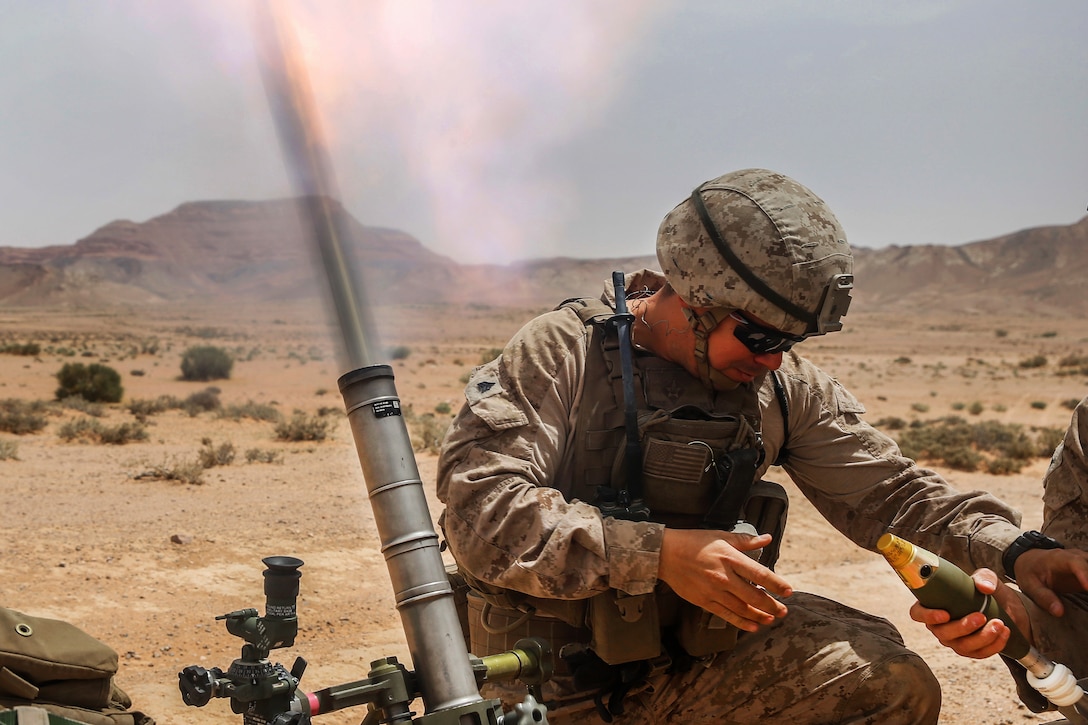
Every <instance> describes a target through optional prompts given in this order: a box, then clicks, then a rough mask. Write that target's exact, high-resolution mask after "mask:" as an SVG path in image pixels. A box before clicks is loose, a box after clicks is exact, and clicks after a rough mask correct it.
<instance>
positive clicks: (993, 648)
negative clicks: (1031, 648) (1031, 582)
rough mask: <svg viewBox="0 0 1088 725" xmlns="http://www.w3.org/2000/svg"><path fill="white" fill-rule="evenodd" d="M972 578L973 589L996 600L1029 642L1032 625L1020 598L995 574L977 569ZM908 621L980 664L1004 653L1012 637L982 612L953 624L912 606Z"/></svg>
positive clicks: (940, 611) (942, 612) (937, 613)
mask: <svg viewBox="0 0 1088 725" xmlns="http://www.w3.org/2000/svg"><path fill="white" fill-rule="evenodd" d="M971 578H972V579H973V580H974V582H975V588H976V589H978V590H979V591H980V592H982V593H983V594H992V595H993V596H994V597H995V598H996V599H997V602H998V604H1000V605H1001V608H1002V609H1004V610H1005V613H1006V614H1008V615H1009V617H1011V618H1012V621H1013V623H1015V624H1016V626H1017V627H1019V628H1020V631H1021V632H1022V633H1023V634H1024V636H1025V637H1027V638H1028V641H1031V622H1030V621H1029V619H1028V613H1027V610H1026V609H1025V608H1024V604H1023V602H1021V601H1020V597H1019V595H1018V594H1017V593H1016V592H1015V591H1013V589H1012V588H1011V587H1008V586H1006V585H1005V584H1002V583H1001V580H1000V579H999V578H998V576H997V574H995V573H994V572H992V571H990V570H989V569H979V570H977V571H976V572H975V573H974V574H972V575H971ZM910 618H911V619H913V620H914V621H915V622H921V623H922V624H924V625H926V629H928V630H929V631H930V632H931V633H932V634H933V636H934V637H936V638H937V641H939V642H940V643H941V644H943V645H944V646H945V647H948V648H949V649H951V650H952V651H953V652H955V653H956V654H958V655H961V656H963V657H971V658H974V659H979V660H981V659H985V658H987V657H991V656H993V655H995V654H997V653H998V652H1000V651H1001V650H1003V649H1004V648H1005V645H1006V643H1008V641H1009V636H1010V635H1011V634H1012V632H1011V631H1010V630H1009V628H1008V626H1007V625H1006V624H1005V623H1004V622H1002V621H1001V620H1000V619H991V620H987V619H986V615H985V614H983V613H982V612H971V613H970V614H968V615H967V616H966V617H963V618H961V619H956V620H952V619H951V617H950V616H949V614H948V612H946V611H945V610H943V609H927V608H926V607H923V606H922V605H921V604H919V603H918V602H915V603H914V605H913V606H911V608H910Z"/></svg>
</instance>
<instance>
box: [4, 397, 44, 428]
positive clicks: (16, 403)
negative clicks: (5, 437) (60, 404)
mask: <svg viewBox="0 0 1088 725" xmlns="http://www.w3.org/2000/svg"><path fill="white" fill-rule="evenodd" d="M45 412H46V406H45V403H43V402H42V401H40V400H38V401H33V402H27V401H25V400H19V399H17V398H7V399H5V400H0V430H2V431H4V432H6V433H14V434H15V435H27V434H30V433H37V432H38V431H40V430H41V429H42V428H44V427H45V424H46V422H47V421H46V417H45Z"/></svg>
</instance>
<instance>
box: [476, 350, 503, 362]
mask: <svg viewBox="0 0 1088 725" xmlns="http://www.w3.org/2000/svg"><path fill="white" fill-rule="evenodd" d="M499 355H502V348H501V347H492V348H488V349H487V350H484V351H483V352H482V353H481V354H480V364H481V365H486V364H487V363H489V362H491V361H492V360H494V359H495V358H497V357H498V356H499Z"/></svg>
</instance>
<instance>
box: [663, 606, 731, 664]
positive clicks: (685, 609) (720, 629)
mask: <svg viewBox="0 0 1088 725" xmlns="http://www.w3.org/2000/svg"><path fill="white" fill-rule="evenodd" d="M739 632H740V630H738V629H737V628H736V627H734V626H733V625H732V624H729V622H726V621H725V620H724V619H722V618H721V617H719V616H718V615H716V614H711V613H710V612H708V611H706V610H705V609H703V608H701V607H697V606H695V605H694V604H692V603H691V602H684V603H683V604H682V605H681V609H680V624H679V626H678V627H677V628H676V639H677V641H678V642H679V643H680V646H681V647H683V648H684V651H685V652H687V653H688V654H689V655H691V656H692V657H706V656H707V655H712V654H717V653H718V652H727V651H729V650H731V649H733V648H734V647H736V646H737V634H738V633H739Z"/></svg>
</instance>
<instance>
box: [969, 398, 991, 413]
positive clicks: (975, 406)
mask: <svg viewBox="0 0 1088 725" xmlns="http://www.w3.org/2000/svg"><path fill="white" fill-rule="evenodd" d="M985 409H986V408H985V407H984V406H983V405H982V403H980V402H978V401H977V400H976V401H975V402H973V403H971V404H970V405H969V406H967V412H968V413H970V414H971V415H981V414H982V411H983V410H985Z"/></svg>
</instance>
